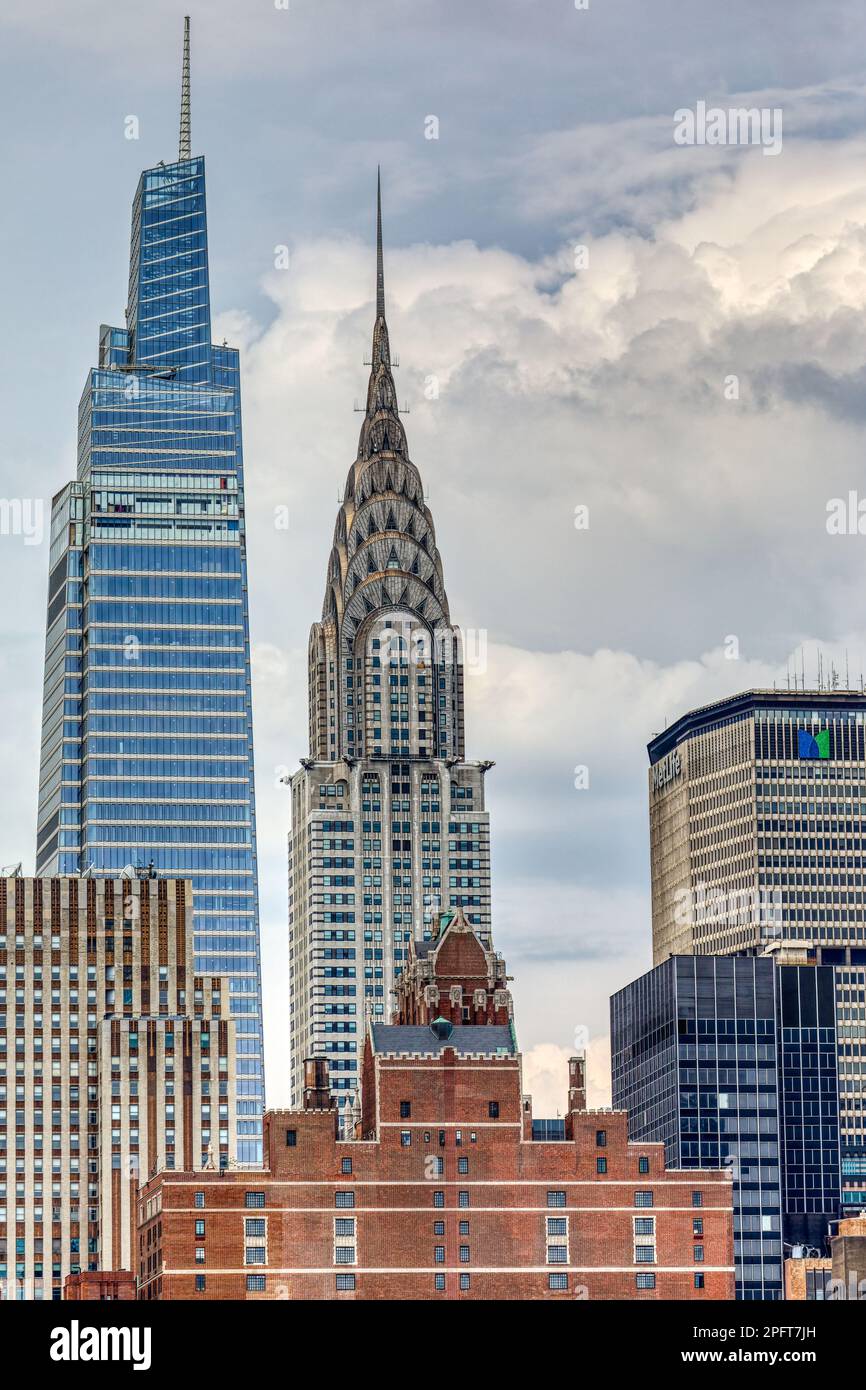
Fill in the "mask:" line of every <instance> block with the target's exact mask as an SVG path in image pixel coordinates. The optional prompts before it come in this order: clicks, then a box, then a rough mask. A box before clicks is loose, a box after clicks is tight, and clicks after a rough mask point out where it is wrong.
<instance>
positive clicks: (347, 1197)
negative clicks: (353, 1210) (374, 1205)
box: [334, 1192, 355, 1207]
mask: <svg viewBox="0 0 866 1390" xmlns="http://www.w3.org/2000/svg"><path fill="white" fill-rule="evenodd" d="M354 1205H355V1194H354V1192H335V1193H334V1206H335V1207H353V1206H354Z"/></svg>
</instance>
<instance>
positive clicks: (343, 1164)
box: [340, 1158, 352, 1173]
mask: <svg viewBox="0 0 866 1390" xmlns="http://www.w3.org/2000/svg"><path fill="white" fill-rule="evenodd" d="M351 1171H352V1160H351V1158H341V1159H340V1172H341V1173H351Z"/></svg>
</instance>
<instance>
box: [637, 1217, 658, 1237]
mask: <svg viewBox="0 0 866 1390" xmlns="http://www.w3.org/2000/svg"><path fill="white" fill-rule="evenodd" d="M634 1233H635V1235H636V1236H654V1235H655V1233H656V1219H655V1217H654V1216H636V1217H635V1218H634Z"/></svg>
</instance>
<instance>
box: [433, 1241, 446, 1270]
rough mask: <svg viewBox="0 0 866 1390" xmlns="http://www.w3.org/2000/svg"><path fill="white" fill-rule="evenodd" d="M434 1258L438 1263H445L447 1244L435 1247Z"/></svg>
mask: <svg viewBox="0 0 866 1390" xmlns="http://www.w3.org/2000/svg"><path fill="white" fill-rule="evenodd" d="M433 1260H434V1262H435V1263H436V1264H437V1265H444V1263H445V1246H444V1245H437V1246H436V1247H435V1249H434V1251H433Z"/></svg>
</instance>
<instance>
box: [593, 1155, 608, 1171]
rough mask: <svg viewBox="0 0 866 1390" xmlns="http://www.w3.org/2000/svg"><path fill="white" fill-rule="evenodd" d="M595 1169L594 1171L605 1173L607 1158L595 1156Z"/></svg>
mask: <svg viewBox="0 0 866 1390" xmlns="http://www.w3.org/2000/svg"><path fill="white" fill-rule="evenodd" d="M595 1171H596V1172H597V1173H606V1172H607V1159H606V1158H597V1159H596V1160H595Z"/></svg>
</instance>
